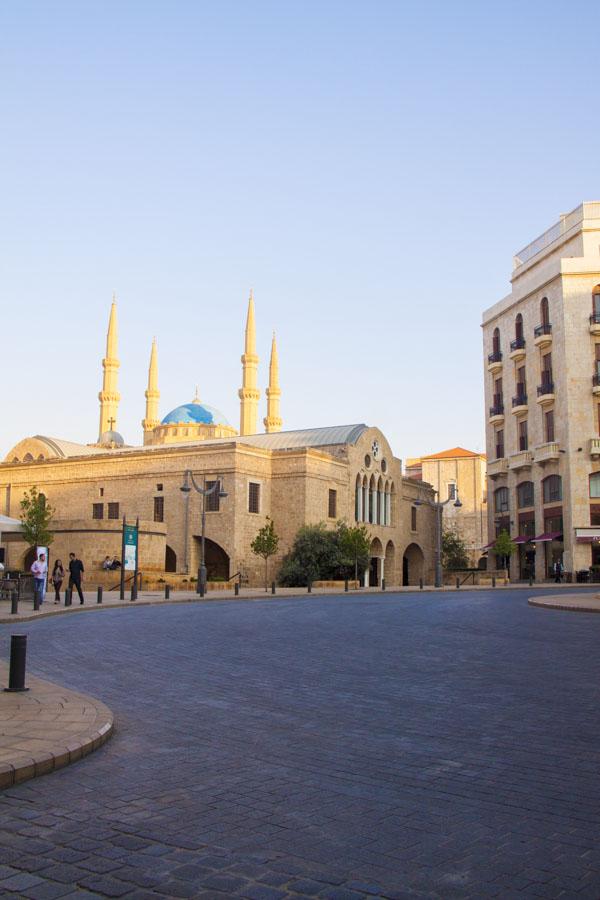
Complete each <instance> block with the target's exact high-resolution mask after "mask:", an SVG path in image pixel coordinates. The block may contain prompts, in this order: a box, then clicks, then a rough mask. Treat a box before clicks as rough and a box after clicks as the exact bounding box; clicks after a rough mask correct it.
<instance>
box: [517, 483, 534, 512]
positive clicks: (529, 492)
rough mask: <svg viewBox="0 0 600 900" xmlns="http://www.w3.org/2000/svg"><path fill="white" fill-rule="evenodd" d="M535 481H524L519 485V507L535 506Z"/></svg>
mask: <svg viewBox="0 0 600 900" xmlns="http://www.w3.org/2000/svg"><path fill="white" fill-rule="evenodd" d="M533 498H534V494H533V481H522V482H521V484H518V485H517V506H518V507H519V508H521V507H523V506H533V504H534V499H533Z"/></svg>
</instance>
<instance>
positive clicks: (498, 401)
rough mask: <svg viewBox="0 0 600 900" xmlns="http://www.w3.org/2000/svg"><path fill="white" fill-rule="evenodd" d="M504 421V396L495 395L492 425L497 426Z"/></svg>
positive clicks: (491, 413)
mask: <svg viewBox="0 0 600 900" xmlns="http://www.w3.org/2000/svg"><path fill="white" fill-rule="evenodd" d="M502 419H504V400H503V399H502V394H494V402H493V403H492V405H491V406H490V424H491V425H493V424H496V423H498V422H500V421H501V420H502Z"/></svg>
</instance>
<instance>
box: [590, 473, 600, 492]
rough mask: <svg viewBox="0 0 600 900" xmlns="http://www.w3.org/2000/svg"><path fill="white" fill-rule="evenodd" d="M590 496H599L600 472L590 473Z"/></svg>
mask: <svg viewBox="0 0 600 900" xmlns="http://www.w3.org/2000/svg"><path fill="white" fill-rule="evenodd" d="M590 497H594V498H596V497H600V472H592V474H591V475H590Z"/></svg>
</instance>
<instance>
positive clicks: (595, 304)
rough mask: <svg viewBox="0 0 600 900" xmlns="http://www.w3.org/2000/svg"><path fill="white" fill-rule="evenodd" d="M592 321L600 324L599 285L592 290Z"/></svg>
mask: <svg viewBox="0 0 600 900" xmlns="http://www.w3.org/2000/svg"><path fill="white" fill-rule="evenodd" d="M592 321H593V322H595V323H596V324H600V284H597V285H596V287H595V288H593V289H592Z"/></svg>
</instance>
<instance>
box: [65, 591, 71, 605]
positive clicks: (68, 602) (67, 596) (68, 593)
mask: <svg viewBox="0 0 600 900" xmlns="http://www.w3.org/2000/svg"><path fill="white" fill-rule="evenodd" d="M72 603H73V589H72V588H67V589H66V591H65V606H71V604H72Z"/></svg>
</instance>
